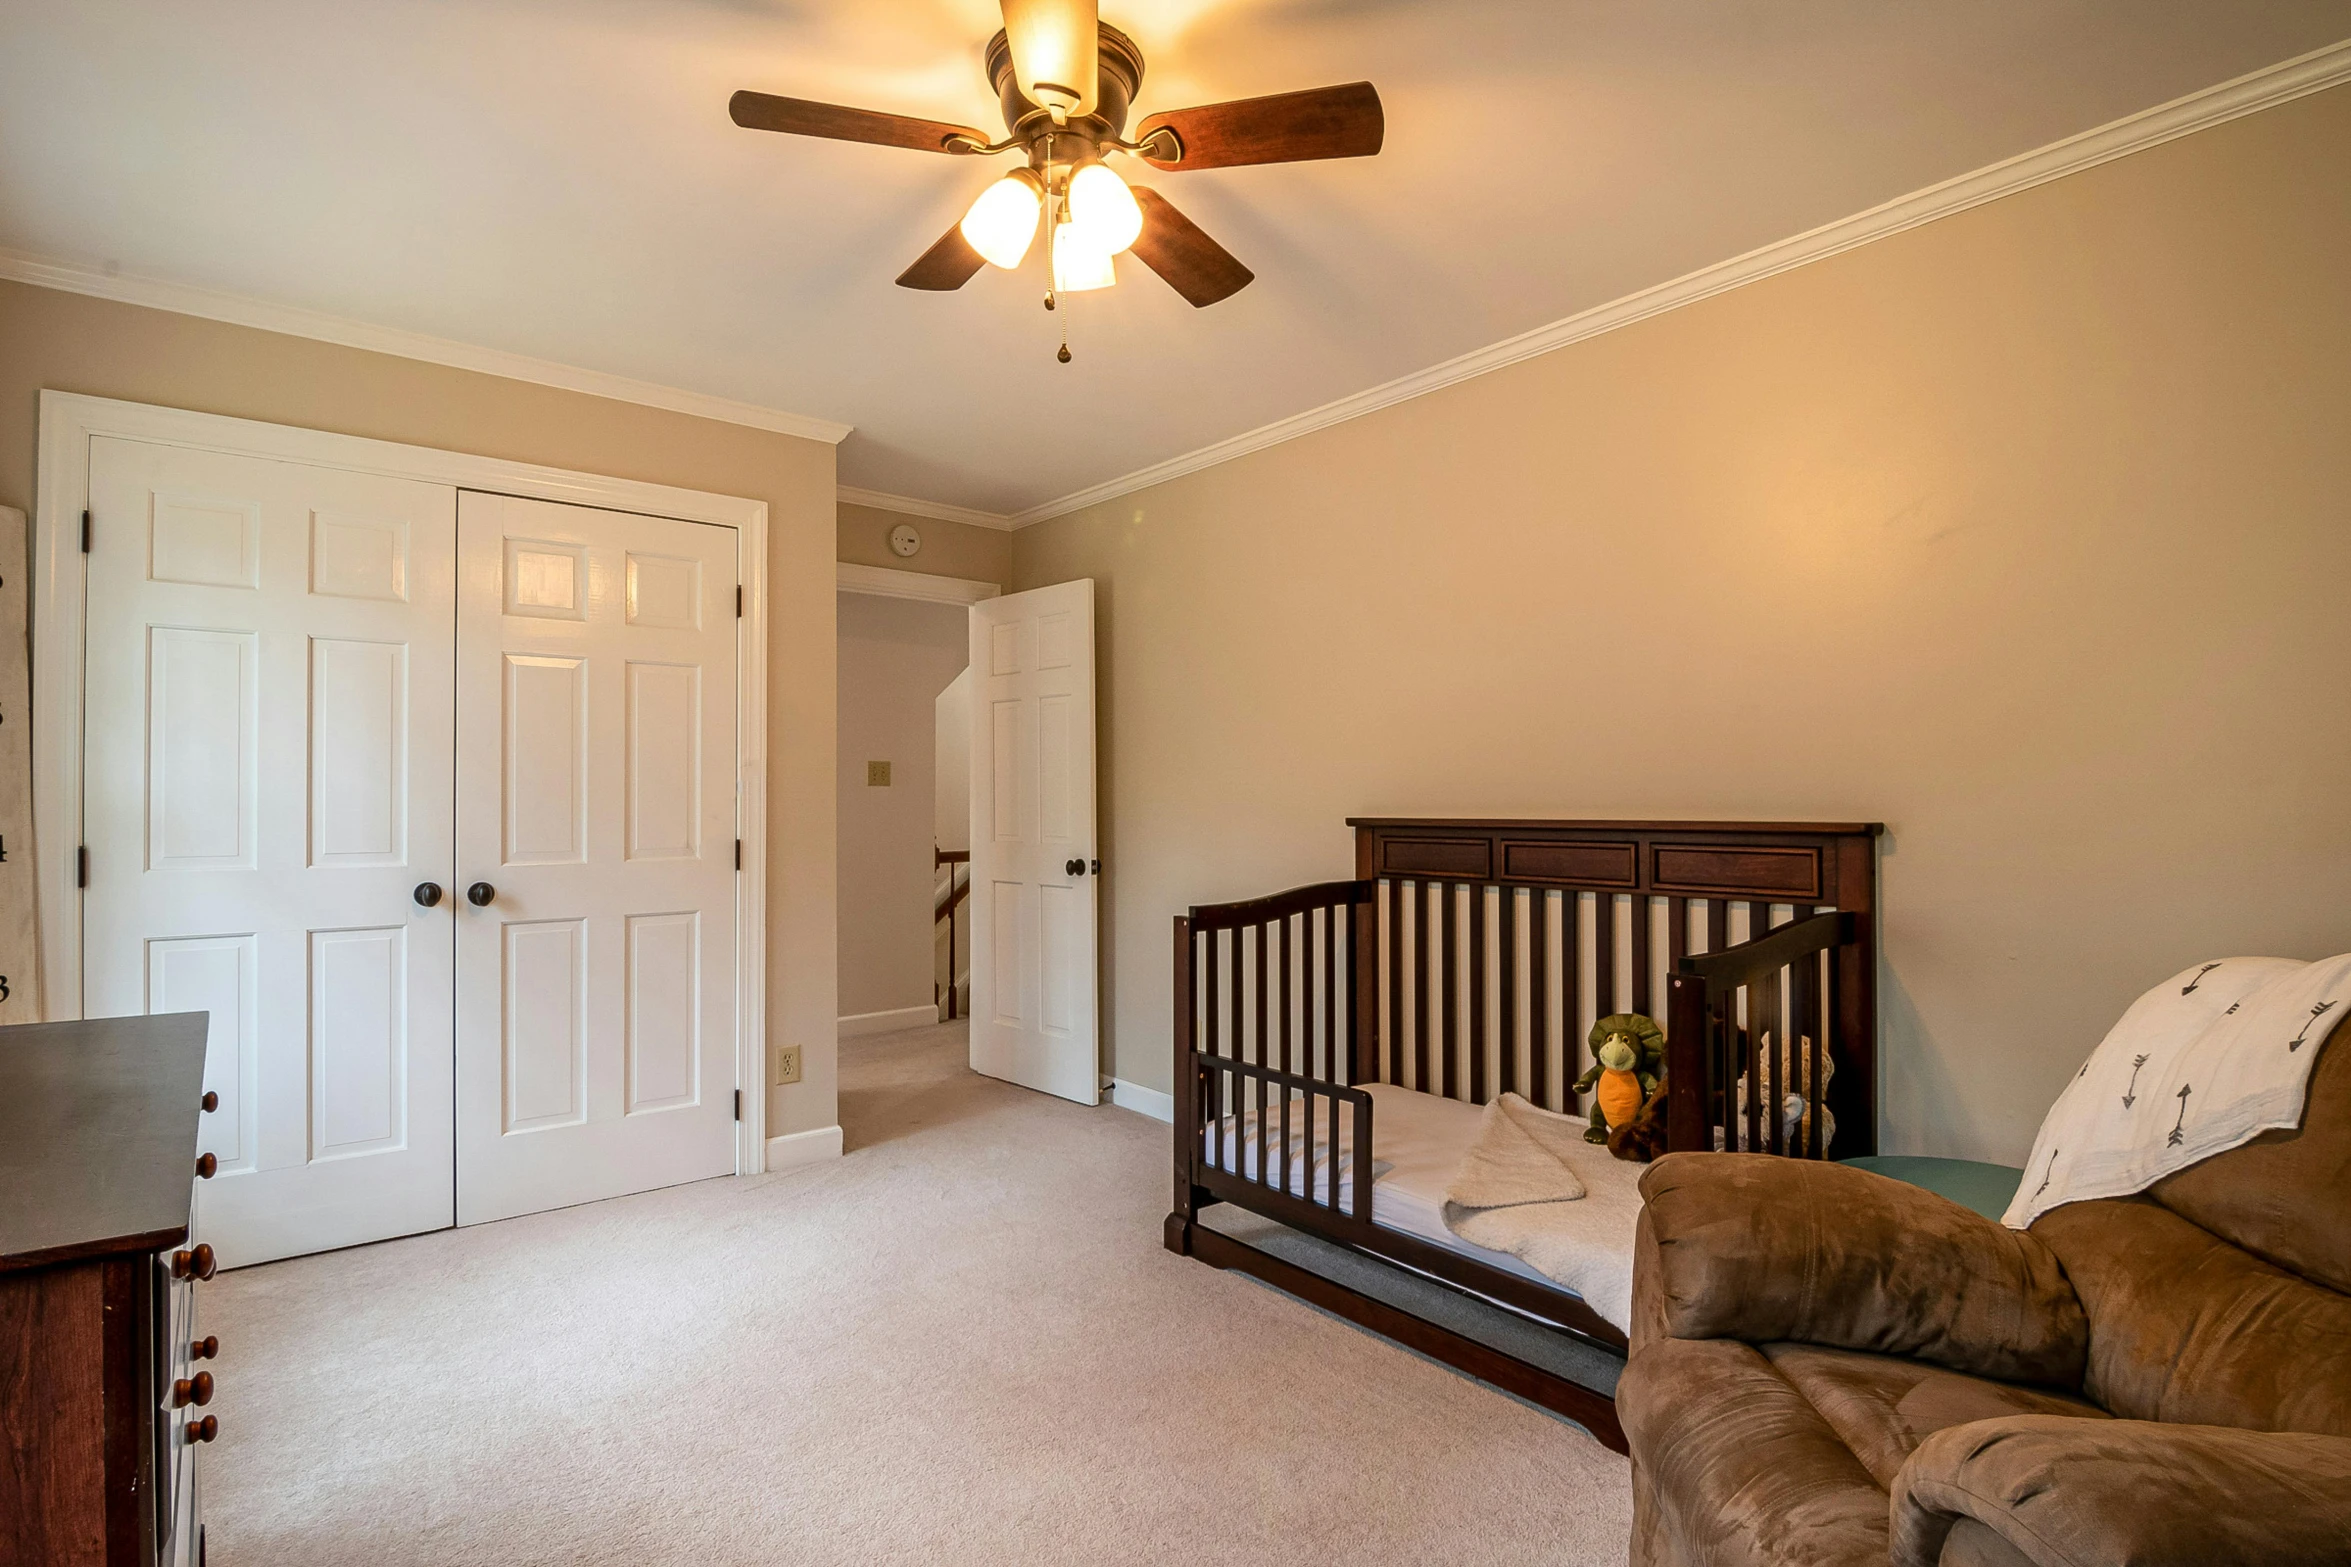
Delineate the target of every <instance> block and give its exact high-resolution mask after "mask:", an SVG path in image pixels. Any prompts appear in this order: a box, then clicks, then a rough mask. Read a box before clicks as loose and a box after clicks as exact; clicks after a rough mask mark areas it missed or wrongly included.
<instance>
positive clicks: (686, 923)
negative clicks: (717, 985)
mask: <svg viewBox="0 0 2351 1567" xmlns="http://www.w3.org/2000/svg"><path fill="white" fill-rule="evenodd" d="M700 923H701V920H700V917H699V916H698V915H695V914H693V913H684V914H638V915H632V916H630V918H629V921H628V936H629V943H628V946H629V950H628V964H629V995H628V1008H629V1021H628V1113H629V1114H631V1115H639V1114H643V1113H644V1112H646V1111H650V1110H674V1109H676V1108H678V1107H679V1106H681V1105H690V1104H693V1103H695V1102H696V1100H697V1099H698V1098H699V1097H700V1096H699V1092H698V1088H699V1073H698V1072H697V1070H696V1067H697V1063H698V1059H699V1056H700V1046H701V1000H702V985H701V978H702V973H701V970H702V963H701V952H700V947H701V942H700V932H699V930H698V926H699V925H700Z"/></svg>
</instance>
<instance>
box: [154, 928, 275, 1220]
mask: <svg viewBox="0 0 2351 1567" xmlns="http://www.w3.org/2000/svg"><path fill="white" fill-rule="evenodd" d="M146 946H147V997H146V1001H147V1004H146V1007H145V1008H144V1010H146V1011H148V1012H202V1013H206V1014H208V1019H209V1022H208V1027H207V1031H206V1034H205V1047H204V1088H205V1091H206V1092H207V1093H213V1094H218V1095H219V1096H220V1099H219V1104H218V1107H217V1108H215V1109H214V1110H213V1112H212V1113H211V1114H210V1115H207V1116H205V1117H204V1118H203V1119H202V1120H201V1121H199V1122H198V1123H197V1134H198V1136H197V1145H196V1146H197V1149H198V1151H199V1152H202V1153H208V1154H211V1155H212V1156H213V1157H214V1158H215V1159H217V1160H218V1161H220V1170H219V1173H221V1174H228V1175H236V1174H243V1173H245V1172H247V1171H250V1170H252V1169H255V1168H256V1167H257V1166H258V1164H259V1159H260V1148H259V1140H258V1138H257V1137H256V1135H255V1127H254V1112H255V1100H256V1098H257V1096H258V1089H259V1077H260V1071H261V1063H260V1060H259V1058H258V1055H257V1053H256V1049H255V1047H256V1044H257V1042H258V1041H257V1039H256V1037H255V1036H256V1033H257V1030H258V1023H259V1019H258V1017H257V1016H256V1013H257V1001H258V996H257V990H258V985H259V979H260V975H259V968H260V964H259V956H260V954H259V943H258V942H256V941H255V939H254V938H253V937H252V936H251V935H249V934H247V935H235V936H184V937H179V938H176V939H169V940H162V941H149V942H148V943H147V944H146Z"/></svg>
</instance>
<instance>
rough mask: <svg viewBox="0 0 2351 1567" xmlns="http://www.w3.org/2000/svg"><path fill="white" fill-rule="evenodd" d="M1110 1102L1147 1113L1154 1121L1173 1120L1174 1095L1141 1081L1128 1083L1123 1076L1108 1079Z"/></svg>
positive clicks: (1142, 1113) (1123, 1107)
mask: <svg viewBox="0 0 2351 1567" xmlns="http://www.w3.org/2000/svg"><path fill="white" fill-rule="evenodd" d="M1110 1102H1111V1103H1112V1104H1114V1105H1116V1106H1118V1107H1119V1108H1120V1109H1121V1110H1132V1111H1134V1112H1135V1114H1137V1115H1147V1116H1149V1117H1150V1118H1151V1119H1152V1120H1154V1121H1166V1122H1168V1123H1170V1124H1171V1125H1172V1124H1173V1123H1174V1121H1175V1095H1173V1094H1163V1093H1161V1092H1160V1091H1159V1090H1158V1089H1156V1088H1145V1087H1144V1086H1143V1085H1142V1084H1141V1083H1130V1082H1128V1081H1127V1080H1126V1079H1125V1078H1123V1077H1114V1078H1112V1079H1111V1080H1110Z"/></svg>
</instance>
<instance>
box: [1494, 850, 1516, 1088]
mask: <svg viewBox="0 0 2351 1567" xmlns="http://www.w3.org/2000/svg"><path fill="white" fill-rule="evenodd" d="M1497 1059H1498V1060H1499V1061H1500V1062H1501V1065H1502V1074H1501V1081H1500V1082H1499V1083H1497V1084H1496V1085H1495V1089H1496V1092H1498V1093H1505V1094H1514V1093H1516V1092H1518V889H1517V888H1516V887H1505V888H1503V889H1502V1053H1501V1055H1500V1056H1499V1057H1498V1058H1497Z"/></svg>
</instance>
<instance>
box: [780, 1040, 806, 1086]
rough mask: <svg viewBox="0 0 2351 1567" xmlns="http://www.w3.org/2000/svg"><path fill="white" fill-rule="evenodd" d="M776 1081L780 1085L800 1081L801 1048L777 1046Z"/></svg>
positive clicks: (796, 1046)
mask: <svg viewBox="0 0 2351 1567" xmlns="http://www.w3.org/2000/svg"><path fill="white" fill-rule="evenodd" d="M775 1080H776V1082H777V1083H779V1084H782V1083H797V1082H798V1081H800V1047H799V1046H798V1045H778V1046H776V1071H775Z"/></svg>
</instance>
